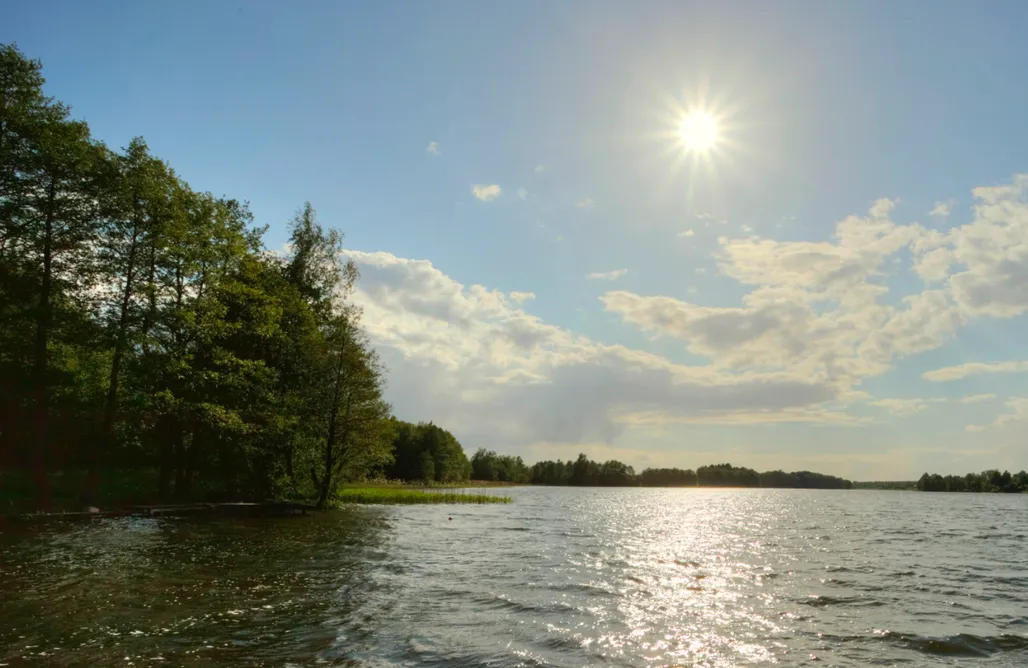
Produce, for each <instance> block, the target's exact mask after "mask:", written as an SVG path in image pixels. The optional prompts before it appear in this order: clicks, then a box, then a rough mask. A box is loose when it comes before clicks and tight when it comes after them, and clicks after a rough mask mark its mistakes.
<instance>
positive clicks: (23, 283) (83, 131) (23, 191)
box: [0, 46, 102, 502]
mask: <svg viewBox="0 0 1028 668" xmlns="http://www.w3.org/2000/svg"><path fill="white" fill-rule="evenodd" d="M42 85H43V77H42V75H41V67H40V65H39V63H38V62H37V61H31V60H27V59H26V58H24V56H22V55H21V53H20V52H18V50H17V49H16V48H14V47H13V46H2V47H0V88H2V101H0V158H2V160H3V162H2V163H0V211H2V214H0V225H2V228H0V237H2V238H0V247H2V249H3V250H2V251H0V252H2V256H3V257H2V263H3V265H4V268H3V269H2V270H0V272H2V276H0V281H2V282H3V283H4V288H3V290H4V293H5V295H4V296H5V297H6V298H9V299H11V301H12V302H13V303H14V304H15V306H14V308H11V309H10V312H11V313H10V314H11V315H15V316H20V317H19V318H18V319H24V321H26V322H25V325H28V327H26V328H27V329H30V330H31V331H32V336H31V340H30V341H28V340H25V339H19V338H18V337H4V338H5V339H7V340H6V341H5V343H7V344H15V345H17V343H19V342H20V343H22V344H28V348H29V351H28V353H29V354H28V355H26V356H25V358H27V359H30V360H31V363H30V367H29V369H30V370H29V383H28V385H29V388H30V389H29V392H28V397H29V405H30V406H31V409H30V410H31V427H30V429H29V433H30V438H29V439H28V442H29V443H30V444H31V445H30V448H31V450H30V452H31V458H32V460H33V464H32V469H33V477H34V478H35V480H36V485H37V490H38V492H39V495H40V497H41V501H43V502H45V501H46V497H47V479H46V471H47V466H48V460H49V455H50V452H51V448H52V443H51V439H50V434H49V428H50V424H49V422H50V410H51V402H52V399H53V390H54V384H55V378H54V376H53V372H54V369H53V366H52V363H51V349H52V347H53V346H55V345H57V344H59V342H60V340H61V337H62V335H68V334H69V333H70V328H69V327H68V325H69V324H70V323H72V322H73V321H75V320H76V318H74V317H72V316H70V315H69V311H74V310H75V309H74V308H73V307H72V305H74V304H83V303H88V301H89V297H90V288H91V287H92V278H93V275H94V271H93V269H94V267H93V264H94V262H93V261H94V256H93V253H92V250H93V247H94V246H95V244H96V241H97V232H98V228H99V216H98V211H97V206H96V202H97V196H98V193H97V179H96V174H97V171H98V170H97V165H98V162H99V160H100V159H101V157H102V150H101V147H99V146H98V145H97V144H95V143H94V142H93V141H92V140H91V139H90V136H89V128H88V127H87V126H86V124H85V123H82V122H78V121H72V120H70V119H69V113H68V109H67V108H66V107H64V106H63V105H61V104H59V103H54V102H53V101H52V100H51V99H49V98H47V97H46V96H44V95H43V93H42ZM12 325H13V326H14V327H18V326H19V325H18V324H17V323H12ZM20 355H22V351H19V350H17V349H15V350H10V351H9V352H8V354H7V355H5V357H7V358H8V360H12V361H13V359H16V358H17V357H19V356H20Z"/></svg>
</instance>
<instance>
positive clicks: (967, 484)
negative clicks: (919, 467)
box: [916, 469, 1028, 494]
mask: <svg viewBox="0 0 1028 668" xmlns="http://www.w3.org/2000/svg"><path fill="white" fill-rule="evenodd" d="M916 489H917V490H918V491H920V492H1006V493H1013V494H1020V493H1024V492H1028V473H1026V472H1024V471H1020V472H1018V473H1014V474H1011V473H1010V471H1003V472H1000V471H998V470H996V469H992V470H989V471H982V472H981V473H968V474H967V475H962V476H961V475H947V476H943V475H939V474H938V473H925V474H924V475H922V476H921V478H920V479H919V480H918V481H917V484H916Z"/></svg>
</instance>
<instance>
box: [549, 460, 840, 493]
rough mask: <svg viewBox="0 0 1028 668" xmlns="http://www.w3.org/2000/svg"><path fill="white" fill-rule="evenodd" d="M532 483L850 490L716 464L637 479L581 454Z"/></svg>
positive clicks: (814, 476) (819, 477)
mask: <svg viewBox="0 0 1028 668" xmlns="http://www.w3.org/2000/svg"><path fill="white" fill-rule="evenodd" d="M531 482H532V483H533V484H536V485H582V486H601V487H605V486H606V487H611V486H618V487H626V486H628V487H631V486H642V487H789V488H798V489H851V488H852V486H853V484H852V483H851V482H850V481H849V480H844V479H842V478H837V477H835V476H830V475H824V474H821V473H811V472H810V471H796V472H793V473H786V472H784V471H768V472H766V473H757V472H756V471H754V470H753V469H749V468H745V467H740V466H732V465H731V464H717V465H714V466H701V467H700V468H698V469H696V470H695V471H692V470H691V469H685V470H683V469H677V468H649V469H645V470H643V471H642V472H641V473H639V474H638V475H637V474H636V473H635V470H634V469H633V468H632V467H631V466H628V465H627V464H623V463H621V462H619V461H617V460H610V461H607V462H602V463H601V462H594V461H592V460H590V459H589V458H588V457H587V456H586V455H584V454H581V455H579V456H578V459H576V460H575V461H573V462H572V461H567V462H564V461H560V460H557V461H543V462H537V463H536V464H535V465H534V466H532V470H531Z"/></svg>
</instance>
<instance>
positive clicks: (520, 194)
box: [518, 188, 528, 200]
mask: <svg viewBox="0 0 1028 668" xmlns="http://www.w3.org/2000/svg"><path fill="white" fill-rule="evenodd" d="M518 197H519V198H521V199H522V200H525V199H528V191H527V190H525V189H524V188H518Z"/></svg>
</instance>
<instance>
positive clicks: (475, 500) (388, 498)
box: [334, 485, 512, 505]
mask: <svg viewBox="0 0 1028 668" xmlns="http://www.w3.org/2000/svg"><path fill="white" fill-rule="evenodd" d="M334 501H335V503H336V504H338V505H347V504H359V505H416V504H429V503H433V504H435V503H438V504H450V503H454V504H485V503H511V501H512V499H511V498H510V497H509V496H501V495H499V494H474V493H468V492H464V491H459V492H455V491H448V492H447V491H438V492H436V491H429V490H427V489H415V488H411V487H404V486H399V485H395V486H392V487H361V486H354V487H349V486H348V487H344V488H342V489H340V490H339V491H338V492H337V493H336V497H335V499H334Z"/></svg>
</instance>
